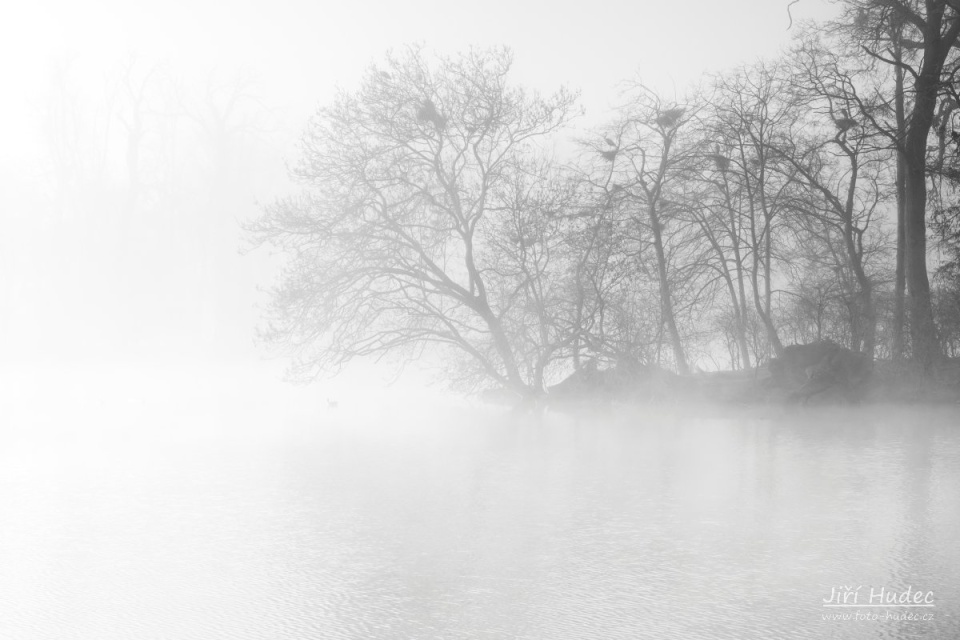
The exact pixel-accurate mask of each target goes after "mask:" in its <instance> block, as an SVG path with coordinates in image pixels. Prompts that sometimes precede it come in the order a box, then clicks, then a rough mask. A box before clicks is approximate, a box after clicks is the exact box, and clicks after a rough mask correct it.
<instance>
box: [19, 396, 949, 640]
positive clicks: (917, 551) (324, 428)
mask: <svg viewBox="0 0 960 640" xmlns="http://www.w3.org/2000/svg"><path fill="white" fill-rule="evenodd" d="M317 405H318V407H320V403H317ZM361 409H362V410H351V409H350V407H349V406H348V407H341V409H339V410H337V411H328V410H325V409H323V408H318V409H316V410H304V409H303V408H302V407H301V409H300V410H291V411H289V412H286V413H278V412H277V411H276V408H275V406H273V405H270V404H269V403H266V402H265V403H263V404H262V405H258V403H257V402H256V401H255V400H254V399H251V398H246V400H243V399H239V400H238V399H234V401H231V402H230V403H220V404H219V405H217V403H206V404H204V403H197V402H194V403H192V404H189V405H188V406H177V404H176V403H174V402H172V401H169V402H162V401H159V400H153V401H150V402H147V403H145V404H136V403H134V404H127V405H123V406H122V407H120V408H117V407H110V408H109V409H104V408H102V407H100V408H98V407H97V406H89V407H86V408H82V409H78V411H82V412H84V413H82V415H78V416H74V417H73V418H74V419H72V420H71V419H68V418H67V417H66V416H64V415H63V413H62V412H60V413H56V412H52V411H47V410H44V409H42V408H37V407H34V408H32V409H31V410H30V411H22V412H20V413H15V412H11V413H10V414H9V417H11V418H12V423H10V424H8V425H7V426H5V427H3V428H2V429H0V447H2V448H0V569H2V570H0V612H2V614H0V638H51V639H57V640H63V639H68V638H83V639H88V638H91V639H98V640H101V639H102V640H106V639H110V638H117V639H123V640H130V639H140V638H198V639H201V638H202V639H204V640H208V639H216V638H251V639H253V638H257V639H260V638H273V639H278V640H287V639H290V640H293V639H297V640H300V639H304V638H404V639H406V638H443V639H449V638H538V639H551V640H552V639H564V638H585V639H586V638H590V639H594V638H602V639H613V638H630V639H633V638H657V639H662V638H684V639H687V638H738V639H742V638H758V639H759V638H763V639H768V638H826V637H830V638H878V637H879V638H933V637H942V638H951V637H960V544H958V542H960V432H958V428H960V420H957V418H958V414H957V412H956V411H953V412H951V411H949V410H941V411H937V412H933V413H930V414H927V415H924V416H920V415H919V414H918V413H917V412H916V410H911V409H895V410H891V409H886V410H883V411H873V412H872V413H871V415H869V416H868V415H862V414H859V413H857V412H855V411H852V410H847V411H844V412H841V413H838V414H835V415H831V416H828V415H826V414H824V413H819V412H816V411H807V412H806V413H804V414H802V415H792V416H791V415H787V414H784V413H780V414H776V412H773V411H771V413H770V415H754V416H752V417H750V418H737V417H733V416H725V417H704V416H702V415H700V416H696V415H692V416H686V417H682V418H681V417H675V416H674V417H671V416H670V415H668V414H666V413H664V412H662V411H661V412H649V413H646V414H641V415H637V414H633V415H618V414H616V413H607V414H605V415H603V416H599V417H591V418H584V417H581V418H574V417H569V416H563V415H548V416H546V417H545V418H543V419H541V420H538V421H534V420H528V421H521V420H520V419H517V418H513V417H510V416H504V415H503V414H500V413H497V412H496V411H490V410H486V409H482V410H481V409H472V410H468V411H463V412H456V413H455V412H453V411H450V410H445V411H444V412H440V413H438V414H437V415H435V416H433V417H430V418H429V419H418V418H417V417H416V415H415V413H414V412H413V411H412V410H410V409H406V410H404V409H402V408H398V407H396V406H393V407H388V408H385V409H383V410H379V411H378V410H376V409H375V408H370V407H362V408H361ZM98 411H100V413H97V412H98ZM54 417H56V420H54V419H53V418H54ZM94 417H99V418H100V419H98V421H97V422H96V425H97V426H95V427H94V422H93V418H94ZM841 585H843V586H853V587H854V588H855V587H856V586H858V585H863V589H862V593H863V595H862V596H861V600H860V602H864V601H865V599H866V597H867V595H868V590H869V588H870V587H871V586H872V587H875V588H879V587H886V588H887V589H888V590H889V589H896V590H903V589H906V588H907V587H908V586H912V588H913V589H914V590H924V591H933V592H934V594H935V600H936V607H935V608H933V609H912V610H911V609H890V610H889V611H891V612H900V613H907V612H910V611H914V612H917V611H920V612H922V613H933V614H934V619H933V620H932V621H929V620H928V621H892V620H891V621H862V620H861V621H856V620H846V621H837V620H825V619H824V616H825V615H827V614H832V613H836V612H837V611H840V612H849V613H853V612H856V611H858V610H860V609H841V610H836V609H834V610H828V609H825V608H823V607H822V606H821V605H822V602H823V601H824V600H825V599H827V598H828V597H829V596H830V594H831V591H832V589H833V587H837V588H839V587H840V586H841ZM862 611H864V612H867V613H869V612H878V613H882V614H885V613H886V611H888V610H887V609H878V608H874V609H863V610H862Z"/></svg>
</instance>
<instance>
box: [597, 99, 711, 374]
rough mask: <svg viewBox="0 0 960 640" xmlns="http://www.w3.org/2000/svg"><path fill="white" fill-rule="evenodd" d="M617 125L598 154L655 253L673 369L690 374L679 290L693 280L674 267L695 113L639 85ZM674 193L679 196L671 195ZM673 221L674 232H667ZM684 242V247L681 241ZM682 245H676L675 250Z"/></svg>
mask: <svg viewBox="0 0 960 640" xmlns="http://www.w3.org/2000/svg"><path fill="white" fill-rule="evenodd" d="M628 95H629V101H628V102H627V104H626V105H625V106H624V107H623V108H622V110H621V112H622V115H621V117H620V120H619V122H617V123H616V124H615V131H616V132H615V133H614V134H613V136H614V137H606V138H605V139H604V143H605V144H603V145H597V147H596V151H597V152H598V153H599V155H600V157H601V158H602V159H603V160H604V161H605V162H608V163H609V165H610V167H609V170H607V171H606V172H605V174H606V184H609V185H611V188H613V189H615V198H616V202H618V203H619V206H620V207H621V209H622V210H623V211H624V212H626V213H627V214H628V215H629V216H630V219H631V221H632V223H633V225H634V227H635V235H636V236H637V241H638V243H639V244H638V249H637V253H638V255H639V256H642V254H643V253H644V248H646V247H649V248H652V250H653V254H654V255H653V267H654V273H655V281H656V283H657V286H658V294H659V303H660V316H661V323H662V326H663V328H664V329H665V330H666V334H667V335H666V338H667V341H668V342H669V344H670V347H671V349H672V352H673V361H674V365H675V366H676V368H677V371H678V372H679V373H681V374H686V373H688V371H689V367H688V363H687V355H686V353H685V350H684V343H683V337H682V336H681V334H680V328H679V322H678V313H677V308H676V307H677V295H676V294H677V291H676V289H677V287H678V286H679V285H680V283H681V282H689V280H688V279H687V278H685V277H678V273H677V268H679V267H678V266H677V265H672V258H673V257H675V256H672V255H671V238H676V239H679V238H681V234H677V233H676V231H677V229H676V227H677V224H678V223H679V222H681V221H682V220H683V219H682V217H681V216H680V215H679V214H680V210H679V208H678V207H677V206H676V205H677V203H678V202H679V200H680V198H679V195H676V194H678V193H679V189H680V183H681V182H682V180H683V179H684V178H685V177H686V175H687V173H688V172H689V171H690V170H691V167H692V165H693V163H694V162H695V159H696V153H697V151H696V149H697V145H696V141H694V140H692V139H691V138H689V137H686V136H684V135H683V132H684V131H685V130H686V129H689V127H687V125H688V123H689V122H690V120H691V118H692V116H693V114H694V109H692V108H691V107H689V106H684V105H680V104H673V103H667V102H665V101H664V100H663V99H662V98H661V97H660V96H659V95H657V94H656V93H655V92H654V91H652V90H650V89H649V88H647V87H645V86H643V85H640V84H637V85H635V86H634V87H633V88H632V90H631V92H630V93H629V94H628ZM671 190H673V191H675V192H676V194H675V195H671ZM671 222H672V223H673V228H668V226H669V225H671ZM681 244H682V243H681ZM678 246H679V245H678V244H674V245H673V248H677V247H678Z"/></svg>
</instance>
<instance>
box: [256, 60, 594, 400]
mask: <svg viewBox="0 0 960 640" xmlns="http://www.w3.org/2000/svg"><path fill="white" fill-rule="evenodd" d="M511 63H512V58H511V54H510V52H509V51H507V50H504V49H498V50H490V51H481V50H472V51H469V52H468V53H465V54H463V55H460V56H457V57H454V58H445V59H441V60H439V61H437V62H436V63H434V64H431V63H430V62H428V61H427V59H426V58H425V56H424V54H423V52H422V51H421V50H420V49H419V48H411V49H409V50H407V51H404V52H403V53H402V54H399V55H395V56H394V55H391V56H389V57H388V58H387V60H386V64H385V65H384V66H383V67H382V68H378V67H371V68H370V69H369V70H368V71H367V73H366V76H365V78H364V80H363V83H362V85H361V87H360V88H359V90H357V91H356V92H353V93H342V94H341V95H340V96H339V97H338V98H337V100H336V101H335V102H334V104H333V105H331V106H329V107H326V108H323V109H321V110H320V111H319V113H318V114H317V116H316V117H315V118H314V120H313V122H312V124H311V126H310V127H309V129H308V131H307V132H306V134H305V135H304V137H303V142H302V150H303V157H302V159H301V161H300V163H299V165H298V166H297V167H296V169H295V175H296V177H297V178H299V180H300V181H301V183H302V185H303V187H304V192H303V194H302V195H300V196H298V197H294V198H288V199H286V200H282V201H279V202H277V203H276V204H274V205H273V206H270V207H268V208H267V210H266V212H265V215H264V216H263V217H262V218H261V219H259V220H258V221H257V222H256V223H254V224H253V225H251V227H250V231H251V232H252V234H253V237H254V238H255V239H256V241H257V242H261V243H269V244H271V245H273V246H274V247H276V248H278V249H280V250H282V251H283V252H285V253H286V254H288V256H289V258H290V260H289V262H288V263H287V266H286V270H285V272H284V274H283V277H282V281H281V283H280V285H279V286H278V287H277V288H276V289H275V291H274V297H273V303H274V306H273V312H272V314H271V316H270V318H271V319H270V322H269V325H268V328H267V329H266V331H265V332H264V335H265V337H266V338H267V339H268V340H270V341H272V342H275V343H280V344H283V345H285V346H287V347H289V348H290V349H291V351H292V352H293V353H294V354H295V355H296V362H297V364H296V373H297V374H299V375H303V376H311V375H314V374H315V373H317V372H318V371H319V370H320V368H322V367H325V366H339V365H341V364H343V363H345V362H347V361H348V360H350V359H352V358H354V357H357V356H376V357H379V356H382V355H383V354H385V353H387V352H390V351H394V350H396V349H398V348H405V349H408V350H410V349H412V350H413V351H414V352H416V351H417V350H419V349H421V348H422V347H423V346H424V345H426V344H428V343H439V344H443V345H448V346H452V347H455V348H456V350H458V351H459V352H460V353H461V354H466V355H467V356H468V358H469V360H470V361H471V364H472V367H474V368H478V369H479V370H481V371H482V373H483V374H484V375H485V376H486V377H487V378H490V379H493V380H496V381H498V382H500V383H502V384H504V385H508V386H511V387H514V388H516V389H518V390H524V391H530V390H536V389H538V388H541V387H542V369H543V365H544V363H545V362H544V361H545V360H549V358H550V354H551V352H552V351H555V350H556V349H557V348H558V344H559V343H562V342H563V341H564V339H565V337H564V336H561V335H558V334H557V333H556V331H557V328H556V326H555V324H556V323H555V322H554V319H553V318H552V316H551V313H552V309H551V308H550V302H549V301H548V300H547V299H546V297H545V296H548V295H549V292H547V291H544V290H542V289H541V288H540V282H541V280H542V279H541V278H540V276H541V275H542V273H543V269H545V268H546V266H545V265H546V264H547V263H548V262H549V260H551V259H552V256H550V255H549V252H550V250H551V247H550V243H549V242H548V241H547V240H548V238H547V237H545V235H544V233H545V228H544V225H546V224H548V222H549V220H550V219H551V217H555V216H556V214H558V213H559V209H561V208H563V207H564V206H565V200H566V199H567V196H568V194H567V193H566V192H565V191H564V186H563V184H562V180H559V179H558V177H557V176H556V172H555V171H554V170H552V169H551V168H550V167H549V166H547V165H546V164H545V163H544V162H543V160H542V158H541V157H540V155H541V154H540V152H539V151H538V148H537V143H538V142H540V141H543V140H545V139H546V138H547V137H548V136H550V135H551V134H553V133H555V132H557V131H558V130H560V129H561V128H562V127H564V126H565V125H566V124H567V123H568V122H569V121H570V120H571V118H572V117H574V116H575V115H576V114H577V113H578V112H577V108H576V105H575V102H576V95H575V94H573V93H571V92H569V91H566V90H563V89H561V90H559V91H558V92H557V93H556V94H554V95H552V96H550V97H541V96H538V95H528V94H527V93H525V92H524V91H523V90H521V89H518V88H514V87H512V86H510V84H509V83H508V80H507V77H508V73H509V71H510V67H511ZM546 177H550V178H549V179H546V180H544V179H543V178H546ZM524 305H526V307H527V308H526V310H527V311H529V310H530V309H532V308H535V307H538V306H539V308H536V310H535V312H534V313H533V316H534V317H532V318H530V317H527V316H526V315H525V313H524V311H525V309H524ZM531 305H532V306H531ZM530 320H532V321H533V325H531V324H530V323H529V322H528V321H530ZM535 325H539V326H537V328H536V330H533V331H532V332H531V333H529V334H528V333H527V332H528V330H531V329H532V326H535ZM518 350H519V351H530V350H532V351H534V352H536V353H535V355H534V357H533V359H532V361H533V362H536V363H539V364H538V365H537V366H534V367H533V369H532V370H527V369H528V368H526V367H525V364H526V362H529V361H530V360H529V359H526V360H520V359H518V357H517V352H518ZM537 369H539V370H540V373H538V371H537Z"/></svg>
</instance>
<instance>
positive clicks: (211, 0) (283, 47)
mask: <svg viewBox="0 0 960 640" xmlns="http://www.w3.org/2000/svg"><path fill="white" fill-rule="evenodd" d="M788 2H789V0H687V1H686V2H676V1H673V2H671V1H660V0H600V1H595V2H591V3H586V2H578V3H573V2H569V1H567V2H564V1H558V0H550V1H549V2H548V1H546V0H532V1H530V0H527V1H522V0H521V1H519V2H517V1H516V0H515V1H513V2H509V1H507V0H486V1H485V2H476V3H469V4H467V3H462V2H450V1H445V2H441V1H439V0H408V1H406V2H398V1H396V0H372V1H354V2H351V1H349V0H344V1H339V2H335V3H334V2H329V1H324V0H313V1H311V2H304V1H295V0H273V1H271V2H265V1H260V2H252V1H250V0H232V1H231V2H225V1H222V0H167V1H165V2H157V1H156V0H153V1H151V2H149V3H148V2H143V1H142V0H84V1H82V2H78V1H77V0H38V1H34V2H16V3H9V4H10V5H11V6H8V7H6V8H5V10H4V14H5V15H4V20H3V21H2V24H0V71H2V82H3V85H4V88H5V89H7V91H5V93H6V96H7V97H6V100H5V102H6V104H0V132H2V133H3V136H4V137H5V138H6V143H5V144H4V145H3V146H4V147H6V151H5V152H4V154H7V153H9V152H10V151H11V150H13V149H15V148H16V146H17V144H16V143H17V142H18V141H23V140H25V138H26V137H27V136H29V135H31V134H32V132H31V129H32V128H31V127H24V126H21V125H22V124H23V123H24V122H25V120H24V118H28V119H29V116H30V113H31V112H33V111H35V110H36V108H37V107H38V105H40V104H42V99H41V97H40V96H42V94H43V92H44V91H45V90H46V87H47V86H48V82H49V77H50V73H51V69H52V68H53V65H54V63H55V62H57V61H62V60H64V59H65V58H66V57H70V58H71V59H72V61H73V62H72V64H73V68H74V70H79V73H81V74H82V76H81V77H84V78H86V79H87V80H88V81H89V83H90V84H91V86H95V87H102V84H103V79H104V78H105V77H106V75H107V74H108V72H109V71H110V70H112V69H115V68H116V67H117V65H118V64H119V62H120V61H121V60H122V59H123V58H124V57H125V56H128V55H130V54H135V55H137V56H138V57H139V58H141V59H142V60H143V61H144V63H145V64H146V65H148V66H149V65H151V64H153V63H156V62H159V61H167V62H169V63H170V64H171V66H172V67H173V68H174V69H178V70H184V69H187V70H194V71H196V72H198V73H206V72H208V71H210V70H211V69H216V70H218V71H219V72H220V73H224V74H229V73H231V72H233V71H235V70H236V69H238V68H248V69H252V70H254V71H256V72H257V73H258V74H259V76H260V78H261V80H262V81H263V87H264V90H265V91H266V92H267V93H268V101H269V103H270V104H271V106H277V107H287V108H291V109H292V110H293V111H294V113H296V114H299V113H303V114H306V113H309V112H311V111H312V110H313V109H314V108H315V107H316V106H317V105H318V104H319V103H320V102H324V101H326V100H327V99H328V98H329V96H330V95H331V92H332V90H333V88H334V87H335V86H337V85H338V84H339V85H342V86H347V87H349V86H350V85H351V84H352V83H353V82H355V81H356V79H357V78H358V77H359V73H360V72H361V70H362V69H363V68H364V67H365V66H366V65H367V64H368V63H369V62H371V61H372V60H374V59H377V58H378V57H379V56H381V55H382V53H383V52H384V51H385V50H386V49H388V48H390V47H397V46H402V45H404V44H406V43H410V42H415V41H422V42H424V43H426V44H427V46H428V47H430V48H432V49H435V50H437V51H440V52H454V51H456V50H458V49H460V48H463V47H465V46H467V45H470V44H476V45H493V44H506V45H509V46H511V47H512V48H513V49H514V51H515V54H516V67H515V70H516V75H515V78H516V80H517V81H519V82H522V83H524V84H526V85H528V86H533V87H535V88H538V89H542V90H551V89H553V88H556V87H557V86H558V85H560V84H567V85H569V86H571V87H574V88H579V89H581V90H582V92H583V103H584V105H585V106H586V108H587V112H588V117H591V118H590V119H591V120H592V119H593V118H596V117H597V116H600V115H602V112H603V111H605V109H606V107H607V106H608V105H609V104H610V103H612V102H614V101H615V98H616V89H615V86H616V84H617V83H618V82H619V81H621V80H623V79H625V78H628V77H631V76H634V74H637V75H638V76H639V77H640V78H642V79H643V80H644V81H645V82H647V83H649V84H652V85H653V86H655V87H657V88H659V89H660V90H661V91H667V92H672V91H673V90H674V87H675V88H676V90H677V91H678V92H682V90H683V88H684V86H686V85H687V84H689V83H690V82H692V81H694V80H695V79H696V78H697V77H698V76H699V75H700V74H701V73H702V72H703V71H706V70H717V69H722V68H725V67H729V66H733V65H736V64H737V63H740V62H747V61H750V60H753V59H755V58H757V57H760V56H765V55H771V54H774V53H775V52H776V51H777V50H778V48H779V47H781V46H783V45H784V44H786V43H787V42H788V40H789V33H788V32H787V25H788V16H787V4H788ZM833 10H834V8H833V6H832V5H831V4H830V3H829V0H800V2H799V3H797V4H796V5H794V6H793V8H792V11H793V16H794V19H795V20H797V19H803V18H823V17H826V16H828V15H830V14H831V13H832V11H833ZM11 88H12V89H13V90H12V91H10V89H11ZM11 143H13V144H11ZM4 164H5V163H4Z"/></svg>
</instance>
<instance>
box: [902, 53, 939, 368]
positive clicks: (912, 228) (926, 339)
mask: <svg viewBox="0 0 960 640" xmlns="http://www.w3.org/2000/svg"><path fill="white" fill-rule="evenodd" d="M933 62H934V61H931V60H925V64H924V66H923V68H922V70H921V73H920V75H918V76H917V78H916V82H915V85H914V86H915V89H916V101H915V103H914V107H913V114H912V117H911V118H910V125H909V127H908V128H907V137H906V143H905V145H904V154H903V155H904V161H905V164H906V169H907V171H906V176H905V181H904V187H905V188H904V194H905V198H904V239H905V244H904V266H905V268H906V283H907V290H908V292H909V296H910V297H909V302H910V338H911V340H912V342H913V357H914V359H915V360H916V361H917V362H918V363H919V364H920V365H921V367H922V369H923V371H925V372H928V373H929V372H930V371H931V369H932V367H933V364H934V362H935V361H936V360H937V359H938V356H939V355H940V347H939V344H938V342H937V331H936V326H935V325H934V322H933V305H932V302H931V299H930V280H929V277H928V276H927V224H926V223H927V218H926V207H927V172H926V159H927V137H928V136H929V134H930V127H931V125H932V123H933V112H934V108H935V107H936V101H937V84H938V83H937V81H938V79H939V77H940V69H941V67H942V63H941V64H935V63H933Z"/></svg>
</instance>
